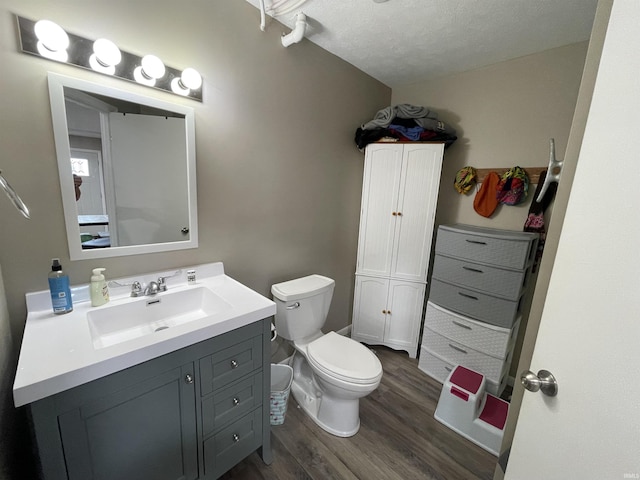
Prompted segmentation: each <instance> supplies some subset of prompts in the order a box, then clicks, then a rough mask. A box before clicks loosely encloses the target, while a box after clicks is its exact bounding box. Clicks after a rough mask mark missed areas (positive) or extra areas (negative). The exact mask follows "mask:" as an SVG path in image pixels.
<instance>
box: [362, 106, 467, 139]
mask: <svg viewBox="0 0 640 480" xmlns="http://www.w3.org/2000/svg"><path fill="white" fill-rule="evenodd" d="M457 138H458V137H456V131H455V130H454V129H453V128H451V127H449V126H448V125H446V124H445V123H444V122H442V121H440V120H438V114H437V113H436V112H434V111H433V110H429V109H428V108H426V107H419V106H415V105H409V104H407V103H403V104H400V105H395V106H393V107H387V108H383V109H382V110H380V111H379V112H378V113H376V116H375V117H374V119H373V120H371V121H370V122H367V123H365V124H364V125H362V126H361V127H359V128H358V129H357V130H356V136H355V141H356V145H357V146H358V148H359V149H360V150H363V149H364V147H366V146H367V145H368V144H370V143H373V142H377V141H379V140H382V139H387V140H389V141H394V140H395V141H413V142H444V144H445V148H448V147H450V146H451V145H452V144H453V142H455V141H456V140H457Z"/></svg>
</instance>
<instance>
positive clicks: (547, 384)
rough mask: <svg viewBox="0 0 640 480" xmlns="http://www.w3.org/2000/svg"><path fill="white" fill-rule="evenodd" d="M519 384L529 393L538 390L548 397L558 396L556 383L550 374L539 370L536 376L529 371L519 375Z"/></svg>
mask: <svg viewBox="0 0 640 480" xmlns="http://www.w3.org/2000/svg"><path fill="white" fill-rule="evenodd" d="M520 383H522V385H523V386H524V388H526V389H527V390H529V391H530V392H537V391H538V390H540V391H541V392H542V393H543V394H545V395H548V396H549V397H555V396H556V395H557V394H558V382H557V381H556V377H554V376H553V375H552V374H551V372H549V371H547V370H540V371H538V374H537V375H536V374H535V373H533V372H532V371H530V370H527V371H526V372H522V373H521V374H520Z"/></svg>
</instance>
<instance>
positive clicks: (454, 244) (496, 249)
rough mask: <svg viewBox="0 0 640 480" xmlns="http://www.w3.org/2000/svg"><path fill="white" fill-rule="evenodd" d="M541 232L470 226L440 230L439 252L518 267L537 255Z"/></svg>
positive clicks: (437, 251) (441, 228)
mask: <svg viewBox="0 0 640 480" xmlns="http://www.w3.org/2000/svg"><path fill="white" fill-rule="evenodd" d="M537 239H538V235H537V234H534V233H524V232H510V231H507V230H495V229H489V228H482V227H472V226H468V225H459V226H457V225H443V226H441V227H440V228H439V229H438V238H437V240H436V253H441V254H444V255H449V256H454V257H459V258H464V259H468V260H471V261H474V262H480V263H486V264H490V265H496V266H501V267H506V268H514V269H517V270H522V269H524V268H525V267H526V266H527V265H528V264H529V262H531V261H532V260H533V258H534V256H535V249H536V245H537Z"/></svg>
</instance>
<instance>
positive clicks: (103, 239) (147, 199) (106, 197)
mask: <svg viewBox="0 0 640 480" xmlns="http://www.w3.org/2000/svg"><path fill="white" fill-rule="evenodd" d="M49 94H50V99H51V115H52V120H53V129H54V136H55V142H56V154H57V157H58V172H59V175H60V185H61V189H62V201H63V206H64V212H65V223H66V228H67V238H68V243H69V253H70V258H71V259H72V260H79V259H89V258H104V257H111V256H121V255H134V254H139V253H153V252H161V251H168V250H179V249H186V248H195V247H197V246H198V225H197V208H196V178H195V125H194V112H193V109H192V108H191V107H186V106H183V105H177V104H173V103H169V102H164V101H161V100H158V99H155V98H149V97H144V96H141V95H137V94H134V93H131V92H128V91H123V90H117V89H113V88H109V87H105V86H103V85H99V84H95V83H91V82H87V81H84V80H80V79H76V78H71V77H66V76H62V75H58V74H54V73H49Z"/></svg>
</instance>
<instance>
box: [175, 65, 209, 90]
mask: <svg viewBox="0 0 640 480" xmlns="http://www.w3.org/2000/svg"><path fill="white" fill-rule="evenodd" d="M201 86H202V76H201V75H200V74H199V73H198V71H197V70H196V69H195V68H185V69H184V70H183V71H182V75H181V76H180V77H179V78H174V79H173V80H171V90H172V91H173V92H174V93H177V94H179V95H184V96H187V95H189V94H190V93H191V90H197V89H198V88H200V87H201Z"/></svg>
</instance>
